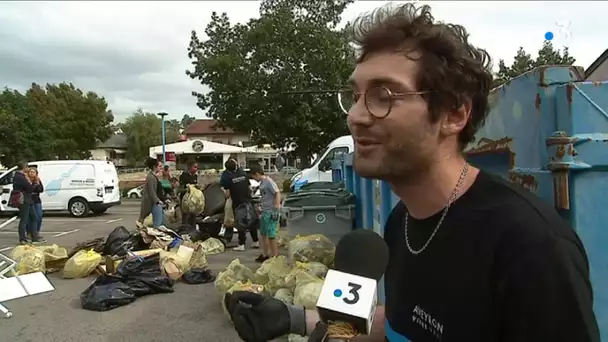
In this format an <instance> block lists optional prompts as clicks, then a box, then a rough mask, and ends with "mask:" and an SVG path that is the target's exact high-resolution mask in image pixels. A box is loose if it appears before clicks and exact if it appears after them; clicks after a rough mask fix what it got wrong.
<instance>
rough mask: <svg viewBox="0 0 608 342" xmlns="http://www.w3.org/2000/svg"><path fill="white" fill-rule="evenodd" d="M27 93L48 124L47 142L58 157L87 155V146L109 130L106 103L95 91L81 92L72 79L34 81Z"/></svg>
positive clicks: (110, 122)
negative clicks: (45, 81)
mask: <svg viewBox="0 0 608 342" xmlns="http://www.w3.org/2000/svg"><path fill="white" fill-rule="evenodd" d="M26 96H27V98H28V100H29V101H30V103H31V104H32V105H33V106H34V108H35V110H36V112H37V113H38V115H39V116H40V118H41V119H42V120H43V121H44V122H45V123H47V124H48V126H47V129H48V133H49V138H50V139H49V140H48V144H49V147H50V149H51V151H52V154H53V155H54V156H56V157H57V158H59V159H83V158H88V157H90V152H89V151H90V150H92V149H94V148H95V147H96V146H97V144H98V143H99V141H105V140H107V139H108V138H109V137H110V135H111V134H112V133H113V132H112V121H113V120H114V115H113V114H112V111H110V110H109V109H108V103H107V102H106V100H105V99H104V98H103V97H100V96H99V95H97V94H96V93H94V92H87V93H84V92H83V91H82V90H80V89H78V88H76V87H75V86H74V85H73V84H71V83H60V84H47V85H46V86H45V87H44V88H43V87H42V86H40V85H38V84H36V83H34V84H32V87H31V88H30V89H29V90H28V91H27V93H26Z"/></svg>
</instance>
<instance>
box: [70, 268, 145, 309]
mask: <svg viewBox="0 0 608 342" xmlns="http://www.w3.org/2000/svg"><path fill="white" fill-rule="evenodd" d="M135 299H136V297H135V293H134V292H133V290H132V289H131V287H129V285H127V284H125V283H123V282H121V281H120V278H116V277H112V276H107V275H106V276H99V277H98V278H97V279H96V280H95V282H93V284H91V286H89V287H88V288H87V289H86V290H84V291H83V292H82V293H81V294H80V304H81V305H82V308H83V309H86V310H91V311H108V310H112V309H115V308H117V307H119V306H123V305H127V304H130V303H132V302H134V301H135Z"/></svg>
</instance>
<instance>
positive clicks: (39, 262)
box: [11, 245, 46, 275]
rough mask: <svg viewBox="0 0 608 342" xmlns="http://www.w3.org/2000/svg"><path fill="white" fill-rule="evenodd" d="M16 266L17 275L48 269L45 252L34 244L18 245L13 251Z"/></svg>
mask: <svg viewBox="0 0 608 342" xmlns="http://www.w3.org/2000/svg"><path fill="white" fill-rule="evenodd" d="M11 259H13V260H14V261H15V262H16V263H17V265H16V266H15V272H14V273H16V274H15V275H22V274H28V273H34V272H44V271H46V266H45V260H44V259H45V258H44V252H43V251H41V250H39V249H38V248H36V247H34V246H29V245H25V246H17V247H15V248H14V249H13V251H12V252H11Z"/></svg>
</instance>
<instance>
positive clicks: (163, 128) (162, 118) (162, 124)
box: [156, 112, 169, 165]
mask: <svg viewBox="0 0 608 342" xmlns="http://www.w3.org/2000/svg"><path fill="white" fill-rule="evenodd" d="M156 115H158V116H160V125H161V137H162V140H163V165H167V161H166V159H167V154H166V153H165V116H167V115H169V114H167V113H164V112H162V113H158V114H156Z"/></svg>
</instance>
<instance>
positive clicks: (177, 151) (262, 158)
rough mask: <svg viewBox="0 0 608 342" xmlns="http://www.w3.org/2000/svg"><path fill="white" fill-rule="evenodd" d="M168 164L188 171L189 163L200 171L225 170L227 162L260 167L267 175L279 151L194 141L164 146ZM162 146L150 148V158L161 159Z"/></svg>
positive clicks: (266, 146) (264, 147)
mask: <svg viewBox="0 0 608 342" xmlns="http://www.w3.org/2000/svg"><path fill="white" fill-rule="evenodd" d="M165 154H166V162H167V164H169V165H171V166H172V167H173V168H175V169H178V170H185V168H186V165H188V163H190V162H196V163H198V164H199V167H200V168H201V169H223V168H224V163H225V162H226V160H228V158H234V159H236V160H237V162H238V163H239V165H241V167H247V166H248V165H250V164H251V163H254V162H255V163H258V164H260V165H262V166H263V167H264V169H265V170H267V171H272V170H273V165H274V161H275V158H276V155H277V150H275V149H273V148H270V147H269V146H268V145H265V146H263V147H241V146H234V145H227V144H220V143H217V142H213V141H208V140H202V139H193V140H186V141H180V142H176V143H173V144H167V145H165ZM162 155H163V146H162V145H159V146H153V147H150V157H152V158H158V159H162Z"/></svg>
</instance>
